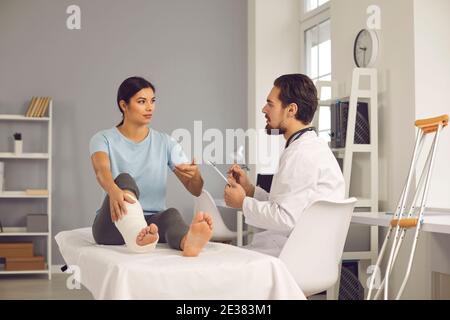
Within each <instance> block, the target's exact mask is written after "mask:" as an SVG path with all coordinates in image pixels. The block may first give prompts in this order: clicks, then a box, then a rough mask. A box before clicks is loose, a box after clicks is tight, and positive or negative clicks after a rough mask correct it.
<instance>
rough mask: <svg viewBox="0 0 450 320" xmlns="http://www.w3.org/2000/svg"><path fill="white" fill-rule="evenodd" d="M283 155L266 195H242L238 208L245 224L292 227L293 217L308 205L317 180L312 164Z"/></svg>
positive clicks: (264, 227) (268, 227)
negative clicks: (273, 182)
mask: <svg viewBox="0 0 450 320" xmlns="http://www.w3.org/2000/svg"><path fill="white" fill-rule="evenodd" d="M287 159H288V160H286V161H284V162H282V163H281V162H280V168H279V170H278V174H277V180H276V181H277V182H276V185H273V186H272V190H271V194H270V198H269V199H267V200H266V201H258V200H257V199H254V198H249V197H246V198H245V199H244V203H243V205H242V211H243V213H244V216H245V221H246V223H247V224H250V225H252V226H255V227H258V228H263V229H267V230H273V231H281V232H290V231H292V230H293V229H294V227H295V223H296V221H297V218H298V217H299V216H300V215H301V213H302V212H303V211H304V210H305V208H306V207H307V205H309V198H310V192H311V190H313V189H314V186H315V184H316V182H317V175H316V173H317V172H316V170H315V167H316V166H315V165H314V164H313V163H311V162H310V161H308V160H305V159H303V158H302V157H301V156H293V157H287ZM305 168H307V169H306V170H305ZM255 193H256V191H255Z"/></svg>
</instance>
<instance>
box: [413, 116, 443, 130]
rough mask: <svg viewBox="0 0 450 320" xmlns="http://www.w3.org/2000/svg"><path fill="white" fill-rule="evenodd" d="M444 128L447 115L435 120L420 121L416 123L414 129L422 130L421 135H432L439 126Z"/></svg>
mask: <svg viewBox="0 0 450 320" xmlns="http://www.w3.org/2000/svg"><path fill="white" fill-rule="evenodd" d="M440 125H441V126H442V127H446V126H447V125H448V115H447V114H445V115H443V116H440V117H437V118H430V119H422V120H417V121H416V127H418V128H420V129H422V130H423V133H425V134H426V133H433V132H436V131H437V129H438V128H439V126H440Z"/></svg>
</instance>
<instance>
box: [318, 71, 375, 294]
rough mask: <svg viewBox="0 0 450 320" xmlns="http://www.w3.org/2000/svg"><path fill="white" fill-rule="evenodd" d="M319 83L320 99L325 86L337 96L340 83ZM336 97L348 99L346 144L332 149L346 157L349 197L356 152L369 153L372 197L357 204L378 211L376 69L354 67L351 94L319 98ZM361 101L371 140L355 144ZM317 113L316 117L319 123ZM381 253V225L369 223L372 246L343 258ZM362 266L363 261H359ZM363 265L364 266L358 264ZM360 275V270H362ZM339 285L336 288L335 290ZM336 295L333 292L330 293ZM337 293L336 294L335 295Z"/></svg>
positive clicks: (322, 103) (372, 257) (323, 102)
mask: <svg viewBox="0 0 450 320" xmlns="http://www.w3.org/2000/svg"><path fill="white" fill-rule="evenodd" d="M362 77H368V78H369V79H370V89H369V90H361V89H360V83H361V78H362ZM316 86H317V87H318V94H319V99H320V97H321V91H322V87H331V89H332V96H333V97H336V88H337V84H336V83H335V82H332V81H328V82H320V83H318V84H316ZM336 101H342V102H349V110H348V121H347V135H346V143H345V148H339V149H332V152H333V153H334V155H335V156H336V158H338V159H342V160H343V175H344V179H345V183H346V192H345V196H346V198H348V197H350V196H351V195H350V181H351V176H352V164H353V156H354V154H355V153H367V154H369V156H370V174H369V177H368V178H369V179H370V197H369V198H361V197H357V198H358V201H357V203H356V206H355V208H370V211H371V212H378V211H379V210H378V200H379V195H378V79H377V70H376V69H364V68H355V69H354V70H353V76H352V88H351V94H350V97H348V98H343V99H331V100H320V101H319V105H320V106H331V104H333V103H335V102H336ZM358 102H367V103H368V106H369V123H370V144H355V143H354V136H355V127H356V118H357V104H358ZM318 121H319V119H318V117H317V119H316V120H315V123H316V124H317V123H318ZM377 257H378V227H377V226H372V227H370V248H369V250H368V251H359V252H344V254H343V257H342V260H344V261H345V260H357V261H361V260H370V262H371V264H372V265H375V264H376V261H377ZM358 265H359V266H360V264H358ZM359 269H361V268H359ZM359 274H360V275H361V270H359ZM336 289H337V288H335V290H336ZM333 294H334V295H335V294H336V292H335V293H331V294H330V296H333ZM334 297H335V296H334Z"/></svg>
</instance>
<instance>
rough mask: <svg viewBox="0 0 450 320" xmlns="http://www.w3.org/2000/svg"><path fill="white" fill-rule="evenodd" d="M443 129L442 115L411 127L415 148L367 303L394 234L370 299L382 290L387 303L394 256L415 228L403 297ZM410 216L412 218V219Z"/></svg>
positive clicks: (371, 281) (371, 280) (377, 295)
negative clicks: (421, 160) (421, 159)
mask: <svg viewBox="0 0 450 320" xmlns="http://www.w3.org/2000/svg"><path fill="white" fill-rule="evenodd" d="M447 125H448V115H444V116H441V117H437V118H432V119H424V120H418V121H416V123H415V126H416V127H417V128H418V131H417V137H416V144H415V147H414V152H413V157H412V161H411V166H410V170H409V173H408V177H407V179H406V183H405V186H404V188H403V190H402V194H401V196H400V200H399V203H398V205H397V209H396V211H395V213H394V216H393V219H392V220H391V223H390V226H389V230H388V232H387V234H386V237H385V240H384V242H383V246H382V248H381V250H380V254H379V256H378V259H377V263H376V266H375V268H374V271H373V274H372V276H371V279H370V284H369V292H368V294H367V299H368V300H370V299H371V294H372V290H373V285H374V281H375V279H376V275H377V272H378V270H379V267H380V264H381V261H382V259H383V256H384V253H385V251H386V249H387V245H388V242H389V241H390V239H391V236H392V233H394V238H393V243H392V247H391V251H390V254H389V260H388V264H387V267H386V272H385V277H384V279H383V281H382V283H381V285H380V286H379V287H378V288H377V290H378V291H377V293H376V295H375V297H374V299H377V298H378V297H379V295H380V293H381V291H382V290H383V289H384V299H385V300H387V299H388V288H389V276H390V274H391V272H392V270H393V267H394V264H395V261H396V258H397V255H398V252H399V250H400V247H401V245H402V243H403V239H404V237H405V234H406V231H407V230H408V229H412V228H415V229H416V231H415V236H414V242H413V245H412V249H411V253H410V257H409V262H408V267H407V271H406V275H405V277H404V279H403V282H402V285H401V287H400V290H399V292H398V294H397V296H396V299H397V300H398V299H400V297H401V295H402V293H403V290H404V289H405V287H406V283H407V282H408V279H409V275H410V271H411V267H412V262H413V258H414V253H415V250H416V245H417V241H418V238H419V232H420V229H421V226H422V223H423V215H424V211H425V206H426V200H427V196H428V190H429V185H430V180H431V174H432V171H433V166H434V158H435V155H436V150H437V146H438V142H439V137H440V133H441V130H442V129H443V128H444V127H446V126H447ZM431 133H434V134H435V135H434V139H433V143H432V145H431V147H430V152H429V154H428V157H427V160H426V161H425V165H424V167H423V170H422V173H421V176H420V179H419V183H418V185H417V188H416V191H415V193H414V198H413V200H412V202H411V207H410V208H409V210H408V211H405V208H406V201H407V199H408V196H409V193H410V186H411V181H412V176H413V174H414V172H415V168H416V165H417V161H418V158H419V156H420V154H421V151H422V149H423V144H424V141H425V138H426V136H427V135H429V134H431ZM420 196H422V198H421V201H420V207H419V213H418V214H416V215H415V211H417V210H416V203H417V200H418V199H419V197H420ZM413 215H414V216H415V217H413Z"/></svg>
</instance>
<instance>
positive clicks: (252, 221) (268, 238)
mask: <svg viewBox="0 0 450 320" xmlns="http://www.w3.org/2000/svg"><path fill="white" fill-rule="evenodd" d="M344 196H345V182H344V177H343V175H342V172H341V169H340V167H339V164H338V163H337V161H336V158H335V157H334V155H333V153H332V152H331V150H330V148H329V147H328V145H327V143H326V142H325V141H324V140H322V139H321V138H319V137H318V136H317V134H316V133H315V132H313V131H311V132H306V133H305V134H303V135H302V136H301V137H300V138H299V139H297V140H296V141H294V142H292V143H291V145H290V146H289V147H288V148H287V149H285V150H284V151H283V153H282V154H281V157H280V162H279V166H278V172H277V173H276V174H275V175H274V177H273V181H272V187H271V190H270V193H267V192H266V191H265V190H263V189H262V188H259V187H256V188H255V194H254V198H250V197H246V198H245V199H244V203H243V207H242V211H243V214H244V217H245V222H246V223H247V224H249V225H251V226H254V227H257V228H262V229H266V231H263V232H260V233H257V234H255V235H254V237H253V241H252V243H251V244H249V245H248V246H246V248H247V249H251V250H255V251H259V252H263V253H266V254H270V255H273V256H276V257H277V256H279V254H280V252H281V249H282V248H283V246H284V244H285V242H286V240H287V238H288V236H289V235H290V233H291V232H292V230H293V229H294V227H295V224H296V223H297V221H299V220H300V222H301V216H302V213H303V212H304V211H305V209H307V208H308V207H309V206H310V205H311V204H312V203H313V202H314V201H316V200H319V199H329V200H342V199H344Z"/></svg>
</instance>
